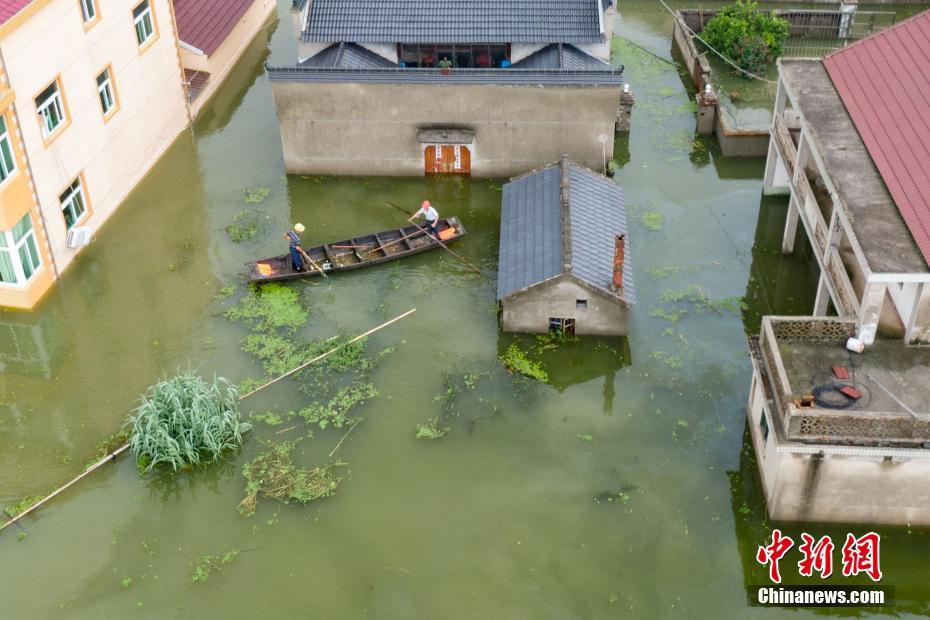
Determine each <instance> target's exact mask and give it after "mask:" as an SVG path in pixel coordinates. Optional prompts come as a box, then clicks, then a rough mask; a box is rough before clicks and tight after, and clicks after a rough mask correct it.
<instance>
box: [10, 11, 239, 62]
mask: <svg viewBox="0 0 930 620" xmlns="http://www.w3.org/2000/svg"><path fill="white" fill-rule="evenodd" d="M3 1H5V0H0V2H3ZM253 1H254V0H174V16H175V19H177V22H178V38H179V39H181V41H183V42H184V43H187V44H188V45H191V46H193V47H196V48H197V49H199V50H200V51H202V52H203V53H204V54H206V55H207V56H209V55H210V54H212V53H213V52H215V51H216V48H218V47H219V46H220V45H221V44H222V43H223V41H225V40H226V37H227V36H229V33H230V31H232V29H233V28H235V26H236V24H238V23H239V20H240V19H241V18H242V16H243V15H244V14H245V12H246V11H247V10H248V9H249V7H250V6H252V2H253Z"/></svg>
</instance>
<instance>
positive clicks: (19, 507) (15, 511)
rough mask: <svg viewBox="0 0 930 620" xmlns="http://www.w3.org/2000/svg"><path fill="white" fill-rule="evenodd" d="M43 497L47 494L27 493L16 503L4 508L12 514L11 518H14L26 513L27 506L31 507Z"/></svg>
mask: <svg viewBox="0 0 930 620" xmlns="http://www.w3.org/2000/svg"><path fill="white" fill-rule="evenodd" d="M43 497H45V496H44V495H27V496H26V497H24V498H22V499H21V500H19V501H18V502H16V503H15V504H10V505H9V506H6V507H5V508H4V509H3V510H4V512H6V513H7V514H8V515H10V518H11V519H12V518H13V517H18V516H19V515H20V514H22V513H24V512H25V511H26V509H27V508H29V507H30V506H32V505H33V504H35V503H36V502H38V501H39V500H41V499H42V498H43Z"/></svg>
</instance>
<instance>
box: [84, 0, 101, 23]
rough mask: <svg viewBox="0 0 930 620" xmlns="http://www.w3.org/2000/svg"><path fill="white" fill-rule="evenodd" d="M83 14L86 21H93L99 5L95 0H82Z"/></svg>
mask: <svg viewBox="0 0 930 620" xmlns="http://www.w3.org/2000/svg"><path fill="white" fill-rule="evenodd" d="M81 16H82V17H83V18H84V22H85V23H87V22H92V21H94V18H96V17H97V6H96V5H95V4H94V0H81Z"/></svg>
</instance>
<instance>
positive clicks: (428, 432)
mask: <svg viewBox="0 0 930 620" xmlns="http://www.w3.org/2000/svg"><path fill="white" fill-rule="evenodd" d="M448 432H449V429H448V428H440V427H439V418H438V417H436V418H432V419H431V420H429V421H428V422H427V423H426V424H417V433H416V435H414V436H415V437H416V438H417V439H441V438H442V437H445V435H446V433H448Z"/></svg>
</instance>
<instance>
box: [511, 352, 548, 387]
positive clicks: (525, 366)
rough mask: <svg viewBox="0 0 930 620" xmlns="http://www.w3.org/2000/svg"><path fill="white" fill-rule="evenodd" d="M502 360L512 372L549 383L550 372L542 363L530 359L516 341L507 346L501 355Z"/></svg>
mask: <svg viewBox="0 0 930 620" xmlns="http://www.w3.org/2000/svg"><path fill="white" fill-rule="evenodd" d="M500 360H501V362H503V364H504V366H506V367H507V369H508V370H510V371H511V372H516V373H519V374H521V375H523V376H525V377H529V378H531V379H536V380H537V381H542V382H543V383H549V373H547V372H546V371H545V369H544V368H543V366H542V364H540V363H538V362H534V361H532V360H530V359H529V358H528V357H527V356H526V353H524V352H523V351H522V350H520V347H518V346H517V345H516V343H513V344H511V345H510V346H509V347H507V349H506V350H505V351H504V354H503V355H501V356H500Z"/></svg>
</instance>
